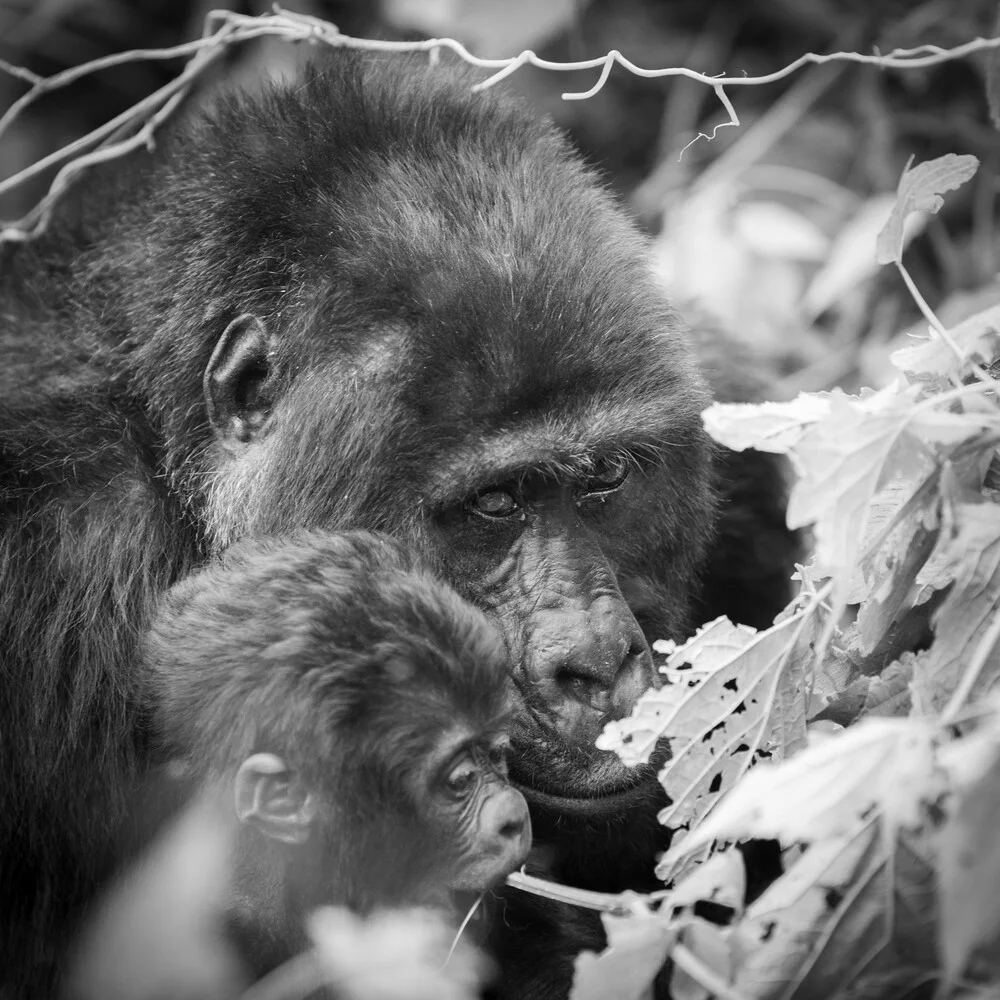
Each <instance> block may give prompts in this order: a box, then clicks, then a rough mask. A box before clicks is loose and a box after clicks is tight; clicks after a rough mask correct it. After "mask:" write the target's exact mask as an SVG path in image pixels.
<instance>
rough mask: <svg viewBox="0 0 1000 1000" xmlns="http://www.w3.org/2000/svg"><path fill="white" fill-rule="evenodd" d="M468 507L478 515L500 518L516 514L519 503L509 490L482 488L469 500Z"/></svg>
mask: <svg viewBox="0 0 1000 1000" xmlns="http://www.w3.org/2000/svg"><path fill="white" fill-rule="evenodd" d="M467 506H468V509H469V510H471V511H472V513H473V514H478V515H479V516H480V517H489V518H502V517H510V516H511V515H512V514H516V513H517V512H518V511H519V510H520V509H521V507H520V505H519V504H518V502H517V500H516V499H515V498H514V494H513V493H512V492H511V491H510V490H503V489H492V490H483V492H482V493H477V494H476V495H475V496H474V497H473V498H472V499H471V500H469V502H468V504H467Z"/></svg>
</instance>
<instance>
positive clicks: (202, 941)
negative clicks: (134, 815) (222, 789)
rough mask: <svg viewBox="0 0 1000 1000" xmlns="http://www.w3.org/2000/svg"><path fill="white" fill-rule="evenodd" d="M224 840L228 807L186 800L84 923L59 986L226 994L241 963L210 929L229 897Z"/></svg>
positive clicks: (112, 997)
mask: <svg viewBox="0 0 1000 1000" xmlns="http://www.w3.org/2000/svg"><path fill="white" fill-rule="evenodd" d="M234 840H235V831H234V829H233V820H232V815H231V811H230V812H227V811H226V810H225V809H224V808H222V805H221V803H219V802H216V801H213V800H211V799H210V798H199V799H198V800H196V801H195V802H193V803H192V804H191V805H190V806H189V807H188V808H187V809H186V810H185V811H184V813H183V814H182V815H181V816H180V818H179V819H178V820H177V821H176V822H174V823H173V824H172V825H171V826H170V828H169V829H168V830H167V831H166V832H164V833H163V834H162V835H161V836H160V837H159V838H158V839H157V841H156V842H155V843H154V844H153V845H152V846H151V847H150V849H149V850H148V851H147V852H146V853H145V854H144V855H143V857H142V858H141V859H140V860H139V861H138V862H137V863H136V864H135V865H134V866H133V867H132V868H131V869H129V870H128V871H127V872H126V873H125V874H124V875H123V876H122V878H121V879H120V880H119V881H117V882H116V883H115V884H114V885H113V886H112V888H111V891H110V893H109V894H108V896H107V898H106V899H105V900H104V901H103V902H102V903H101V904H100V906H98V907H97V908H96V912H95V914H94V916H93V918H92V919H91V920H90V921H89V922H88V923H87V924H86V925H85V927H84V931H83V935H82V937H81V939H80V941H79V942H78V948H77V956H76V958H75V960H74V962H73V967H72V969H71V970H70V976H69V981H70V984H71V987H70V990H69V994H71V995H72V996H74V997H79V998H81V1000H157V998H161V997H167V996H170V997H190V998H191V1000H198V998H203V1000H207V998H209V997H211V998H213V1000H236V998H237V997H238V996H240V995H241V994H242V991H243V989H244V987H245V985H246V984H245V982H244V979H245V973H246V971H247V970H245V969H243V968H241V964H240V962H239V958H238V956H237V955H236V954H235V953H234V952H233V950H232V949H231V948H230V947H229V945H228V944H227V943H226V941H225V940H224V939H223V938H222V936H221V935H220V934H219V933H218V928H219V925H220V922H221V920H222V917H223V914H224V913H225V912H226V907H227V904H228V902H229V898H230V878H231V873H232V861H231V852H232V849H233V842H234Z"/></svg>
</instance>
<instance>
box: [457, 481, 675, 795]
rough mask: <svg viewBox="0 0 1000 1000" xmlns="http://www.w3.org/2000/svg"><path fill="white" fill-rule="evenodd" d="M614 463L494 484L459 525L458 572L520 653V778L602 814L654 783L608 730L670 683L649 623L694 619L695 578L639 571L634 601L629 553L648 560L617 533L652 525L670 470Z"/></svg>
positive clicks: (655, 629) (664, 631) (472, 502)
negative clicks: (689, 597)
mask: <svg viewBox="0 0 1000 1000" xmlns="http://www.w3.org/2000/svg"><path fill="white" fill-rule="evenodd" d="M605 465H606V466H607V465H610V466H611V469H610V473H611V474H609V470H608V469H607V468H600V466H599V469H598V474H597V475H595V476H593V477H589V478H581V479H579V480H576V481H571V482H569V483H560V482H554V481H552V480H549V479H547V478H545V477H541V476H531V475H527V476H525V477H523V478H522V479H521V480H520V481H519V482H516V483H508V484H502V485H500V486H496V487H490V488H487V489H485V490H483V491H480V492H479V493H478V494H475V495H474V496H473V497H471V498H470V499H469V501H467V503H466V504H464V505H463V508H462V509H461V510H459V511H455V512H453V514H452V515H451V517H450V518H449V519H448V522H447V524H446V530H447V531H448V543H449V552H448V557H447V564H448V565H449V566H451V567H452V573H453V574H454V575H455V576H458V577H460V579H458V580H456V581H455V582H456V583H458V584H459V585H460V586H462V587H463V589H464V591H465V593H466V594H467V596H469V597H470V598H471V599H472V600H473V601H474V602H475V603H477V604H479V605H480V606H481V607H483V608H484V609H486V610H487V611H488V612H489V613H490V614H492V615H494V616H495V617H496V620H497V621H498V622H499V624H500V626H501V628H502V631H503V633H504V637H505V640H506V642H507V646H508V649H509V650H510V653H511V659H512V662H514V663H515V664H518V667H517V668H516V672H515V675H514V684H515V687H516V691H517V695H518V700H519V702H520V706H519V707H520V710H519V712H518V713H517V718H516V721H515V723H514V728H513V730H512V737H513V741H514V753H513V754H512V756H511V769H512V773H513V776H514V780H515V781H516V782H517V783H518V784H519V785H520V786H521V787H524V788H525V791H526V794H528V796H529V798H530V799H532V800H533V801H536V802H540V803H542V804H548V805H550V806H553V807H556V808H558V809H560V811H574V807H579V808H581V809H583V810H585V811H587V812H589V813H591V814H593V813H595V812H600V811H602V810H615V811H617V810H620V809H621V808H622V807H623V805H627V804H628V799H629V798H630V797H631V794H632V793H633V792H639V793H640V794H644V793H642V792H641V789H642V788H643V787H645V786H646V785H647V784H648V779H649V777H650V771H651V770H652V769H651V768H645V769H626V767H625V766H624V765H623V764H621V763H620V762H619V761H618V759H617V758H616V757H614V756H613V755H612V754H608V753H603V752H601V751H599V750H597V749H596V748H595V747H594V741H595V739H596V738H597V736H598V735H599V733H600V732H601V730H602V728H603V727H604V725H605V723H606V722H607V721H608V720H610V719H617V718H621V717H623V716H625V715H627V714H628V713H629V712H630V711H631V708H632V706H633V705H634V703H635V701H636V699H637V698H638V697H639V695H640V694H642V692H643V691H645V690H646V689H647V688H649V687H650V686H658V680H657V675H656V673H655V671H654V669H653V663H652V656H651V653H650V647H649V642H648V641H647V634H648V635H649V637H650V639H652V638H661V637H677V636H679V635H680V634H681V632H682V630H683V628H684V627H685V625H686V620H685V612H686V594H685V593H684V592H683V588H682V587H681V586H677V587H676V589H675V591H674V592H673V593H671V592H670V590H669V589H668V587H669V581H668V585H667V586H664V583H663V581H662V579H661V580H655V581H654V580H653V578H651V577H644V576H643V574H642V572H641V569H638V568H636V569H634V570H633V574H632V575H631V576H630V577H629V578H627V583H626V586H625V587H624V590H626V591H627V592H628V594H629V599H626V596H625V593H623V587H622V585H620V583H619V572H620V571H621V569H622V566H623V563H624V562H625V561H630V562H631V563H632V565H633V567H634V566H636V563H637V562H638V560H637V559H636V553H634V552H630V551H628V549H627V547H626V548H624V549H623V548H622V547H621V546H619V545H617V544H616V539H617V538H625V539H628V538H630V537H632V538H642V537H643V535H644V534H645V535H647V536H648V528H647V529H646V530H645V531H642V530H635V524H633V522H635V521H641V520H642V519H643V515H644V514H646V515H647V516H648V514H649V513H650V506H651V505H650V504H649V503H648V502H647V501H648V499H649V497H648V495H649V494H653V493H655V492H656V491H657V490H658V489H660V488H661V484H660V483H659V478H660V477H659V476H658V474H657V470H656V469H644V468H642V467H629V466H624V467H623V468H617V467H616V464H615V463H605ZM660 523H661V524H662V523H663V521H662V520H661V522H660ZM456 571H457V572H456ZM682 580H683V578H681V579H679V580H678V581H677V582H678V584H681V583H682Z"/></svg>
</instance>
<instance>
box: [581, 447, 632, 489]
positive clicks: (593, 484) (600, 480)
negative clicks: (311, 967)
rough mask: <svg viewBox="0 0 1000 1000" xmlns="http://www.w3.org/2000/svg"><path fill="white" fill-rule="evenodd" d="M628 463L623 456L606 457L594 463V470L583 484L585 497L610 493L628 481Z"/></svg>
mask: <svg viewBox="0 0 1000 1000" xmlns="http://www.w3.org/2000/svg"><path fill="white" fill-rule="evenodd" d="M628 473H629V461H628V458H626V457H625V456H624V455H607V456H605V457H604V458H599V459H598V460H597V461H596V462H595V463H594V470H593V472H591V474H590V476H589V477H588V478H587V481H586V482H585V483H584V484H583V494H584V495H585V496H595V495H599V494H601V493H611V492H613V491H614V490H617V489H618V488H619V487H620V486H621V485H622V483H624V482H625V480H626V479H628Z"/></svg>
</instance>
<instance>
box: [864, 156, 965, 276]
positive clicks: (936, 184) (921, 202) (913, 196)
mask: <svg viewBox="0 0 1000 1000" xmlns="http://www.w3.org/2000/svg"><path fill="white" fill-rule="evenodd" d="M978 169H979V160H977V159H976V157H974V156H971V155H968V154H965V155H962V156H959V155H957V154H955V153H946V154H945V155H944V156H939V157H937V159H934V160H928V161H926V162H925V163H919V164H917V166H915V167H913V168H912V169H909V168H908V169H906V170H904V171H903V176H902V177H900V179H899V187H898V188H897V189H896V204H895V207H894V208H893V210H892V214H891V215H890V216H889V221H888V222H887V223H886V224H885V228H884V229H883V230H882V232H880V233H879V235H878V242H877V244H876V257H877V259H878V262H879V263H880V264H892V263H898V262H899V261H900V260H902V256H903V226H904V224H905V222H906V218H907V216H908V215H909V214H910V213H911V212H930V213H932V214H934V213H937V212H938V211H939V210H940V209H941V206H942V205H943V204H944V199H943V198H942V197H941V194H942V193H943V192H945V191H954V190H955V188H958V187H961V186H962V185H963V184H964V183H965V182H966V181H967V180H969V179H970V178H971V177H972V176H973V175H974V174H975V172H976V171H977V170H978Z"/></svg>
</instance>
